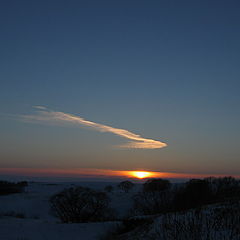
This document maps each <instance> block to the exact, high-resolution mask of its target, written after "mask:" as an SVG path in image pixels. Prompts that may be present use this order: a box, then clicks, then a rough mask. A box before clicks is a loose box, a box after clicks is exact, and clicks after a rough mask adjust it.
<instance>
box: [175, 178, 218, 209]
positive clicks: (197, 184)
mask: <svg viewBox="0 0 240 240" xmlns="http://www.w3.org/2000/svg"><path fill="white" fill-rule="evenodd" d="M212 198H213V194H212V191H211V188H210V185H209V183H208V182H207V181H206V180H200V179H192V180H190V181H188V182H187V183H186V185H185V186H184V187H183V188H181V189H180V190H178V191H177V192H176V193H175V197H174V206H175V209H176V210H184V209H190V208H193V207H198V206H201V205H203V204H207V203H209V202H210V201H211V199H212Z"/></svg>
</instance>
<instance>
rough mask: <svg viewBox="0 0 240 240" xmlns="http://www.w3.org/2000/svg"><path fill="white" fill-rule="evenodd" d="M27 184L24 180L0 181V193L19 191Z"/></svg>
mask: <svg viewBox="0 0 240 240" xmlns="http://www.w3.org/2000/svg"><path fill="white" fill-rule="evenodd" d="M27 185H28V183H27V182H26V181H23V182H17V183H14V182H8V181H0V195H7V194H12V193H21V192H23V191H24V188H25V187H26V186H27Z"/></svg>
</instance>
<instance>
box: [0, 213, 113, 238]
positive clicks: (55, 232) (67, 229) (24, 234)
mask: <svg viewBox="0 0 240 240" xmlns="http://www.w3.org/2000/svg"><path fill="white" fill-rule="evenodd" d="M116 224H117V222H101V223H80V224H57V223H52V222H43V221H41V220H30V219H13V218H1V219H0V235H1V236H0V239H2V240H54V239H58V240H69V239H71V240H79V239H83V240H96V239H99V238H100V237H101V236H102V235H103V234H105V232H107V231H108V230H109V229H111V228H113V227H114V226H116Z"/></svg>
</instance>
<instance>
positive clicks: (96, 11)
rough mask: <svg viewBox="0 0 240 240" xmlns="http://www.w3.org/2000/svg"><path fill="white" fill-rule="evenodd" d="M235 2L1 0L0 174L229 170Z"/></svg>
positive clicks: (236, 169)
mask: <svg viewBox="0 0 240 240" xmlns="http://www.w3.org/2000/svg"><path fill="white" fill-rule="evenodd" d="M239 10H240V3H239V1H237V0H235V1H234V0H233V1H221V0H218V1H216V0H213V1H209V0H202V1H190V0H189V1H184V0H183V1H177V0H174V1H163V0H160V1H157V0H151V1H149V0H148V1H147V0H131V1H129V0H121V1H117V0H109V1H105V0H102V1H98V0H86V1H84V0H80V1H75V0H71V1H66V0H65V1H62V0H42V1H30V0H29V1H27V0H22V1H17V0H12V1H1V3H0V34H1V38H0V52H1V54H0V66H1V71H0V133H1V134H0V168H1V172H2V173H4V169H13V170H14V169H19V168H23V169H63V170H64V169H66V171H67V169H75V168H76V169H85V168H86V169H105V170H114V171H115V170H116V171H120V170H123V171H130V170H147V171H154V172H168V173H176V174H193V175H194V174H196V175H198V174H200V175H201V174H204V175H207V174H209V175H214V174H215V175H218V174H220V175H221V174H223V175H240V161H239V156H240V148H239V142H240V126H239V122H240V108H239V104H240V94H239V90H240V79H239V77H240V67H239V62H240V59H239V56H240V45H239V42H240V28H239V26H240V15H239ZM34 171H35V170H34Z"/></svg>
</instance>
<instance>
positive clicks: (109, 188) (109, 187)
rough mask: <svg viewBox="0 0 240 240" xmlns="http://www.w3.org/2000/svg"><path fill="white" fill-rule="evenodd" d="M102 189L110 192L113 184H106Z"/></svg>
mask: <svg viewBox="0 0 240 240" xmlns="http://www.w3.org/2000/svg"><path fill="white" fill-rule="evenodd" d="M104 190H105V191H106V192H109V193H110V192H112V191H113V186H112V185H107V186H106V187H105V188H104Z"/></svg>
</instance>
